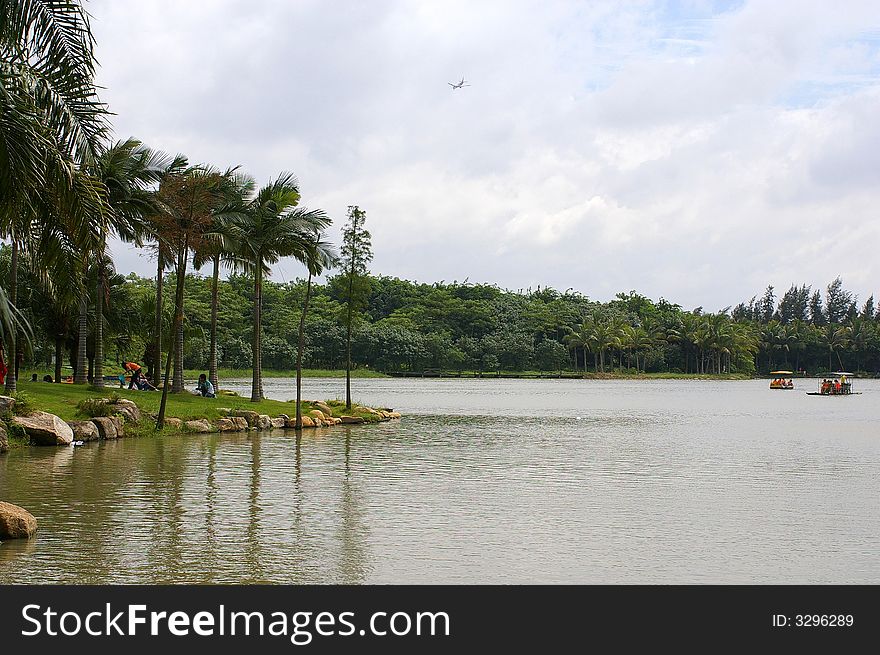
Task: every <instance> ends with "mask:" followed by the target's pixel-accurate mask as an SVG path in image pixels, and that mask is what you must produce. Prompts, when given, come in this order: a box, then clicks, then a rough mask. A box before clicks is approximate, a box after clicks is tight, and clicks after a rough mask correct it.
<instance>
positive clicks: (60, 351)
mask: <svg viewBox="0 0 880 655" xmlns="http://www.w3.org/2000/svg"><path fill="white" fill-rule="evenodd" d="M63 358H64V337H63V336H62V335H60V334H56V335H55V380H54V381H55V382H61V362H62V360H63Z"/></svg>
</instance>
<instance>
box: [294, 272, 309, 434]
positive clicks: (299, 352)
mask: <svg viewBox="0 0 880 655" xmlns="http://www.w3.org/2000/svg"><path fill="white" fill-rule="evenodd" d="M311 295H312V272H311V271H309V279H308V280H307V281H306V299H305V302H304V303H303V310H302V316H300V317H299V340H298V343H297V346H296V423H294V427H295V428H296V429H297V430H301V429H302V409H301V408H300V406H299V404H300V403H301V402H302V358H303V349H304V347H305V341H306V335H305V333H306V312H307V311H309V297H310V296H311Z"/></svg>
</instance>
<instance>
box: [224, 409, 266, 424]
mask: <svg viewBox="0 0 880 655" xmlns="http://www.w3.org/2000/svg"><path fill="white" fill-rule="evenodd" d="M230 416H240V417H241V418H243V419H244V420H245V421H247V424H248V427H251V428H254V427H258V426H259V423H260V415H259V414H257V413H256V412H254V411H252V410H249V409H236V410H235V411H234V412H232V413H231V414H230Z"/></svg>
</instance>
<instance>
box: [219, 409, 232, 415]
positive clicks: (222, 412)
mask: <svg viewBox="0 0 880 655" xmlns="http://www.w3.org/2000/svg"><path fill="white" fill-rule="evenodd" d="M217 413H218V414H220V416H229V415H230V414H232V409H231V408H229V407H218V408H217Z"/></svg>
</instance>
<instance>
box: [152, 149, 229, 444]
mask: <svg viewBox="0 0 880 655" xmlns="http://www.w3.org/2000/svg"><path fill="white" fill-rule="evenodd" d="M221 177H222V176H221V174H220V173H219V172H218V171H217V170H216V169H213V168H211V167H207V166H193V167H190V168H187V169H186V170H184V171H181V172H176V171H175V172H173V173H171V174H168V175H165V177H164V178H163V179H162V182H161V183H160V185H159V192H158V195H159V202H160V204H161V206H162V207H163V211H162V213H161V214H157V216H156V217H155V218H154V222H155V223H156V225H157V228H158V230H157V233H159V234H161V235H162V239H163V240H164V241H165V243H166V244H167V245H168V246H169V247H170V248H171V249H172V251H173V252H174V254H175V257H176V259H177V266H176V268H175V272H176V277H177V280H176V289H175V294H174V323H173V327H172V335H173V338H172V340H171V345H170V347H169V349H168V357H167V359H166V360H165V379H164V384H163V385H162V400H161V402H160V405H159V415H158V417H157V419H156V429H157V430H161V429H162V428H163V427H164V425H165V406H166V404H167V399H168V391H169V384H170V380H171V363H172V361H173V362H175V363H176V371H175V376H174V378H175V379H174V389H173V391H175V392H181V391H183V366H182V349H183V290H184V282H185V280H186V268H187V263H188V260H189V251H190V249H194V248H197V247H198V240H199V238H200V236H201V234H202V233H204V232H205V231H207V229H208V228H209V226H210V224H211V221H212V218H213V213H214V211H215V210H216V208H217V207H218V206H219V205H221V204H222V202H223V195H222V192H221V187H222V180H221Z"/></svg>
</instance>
